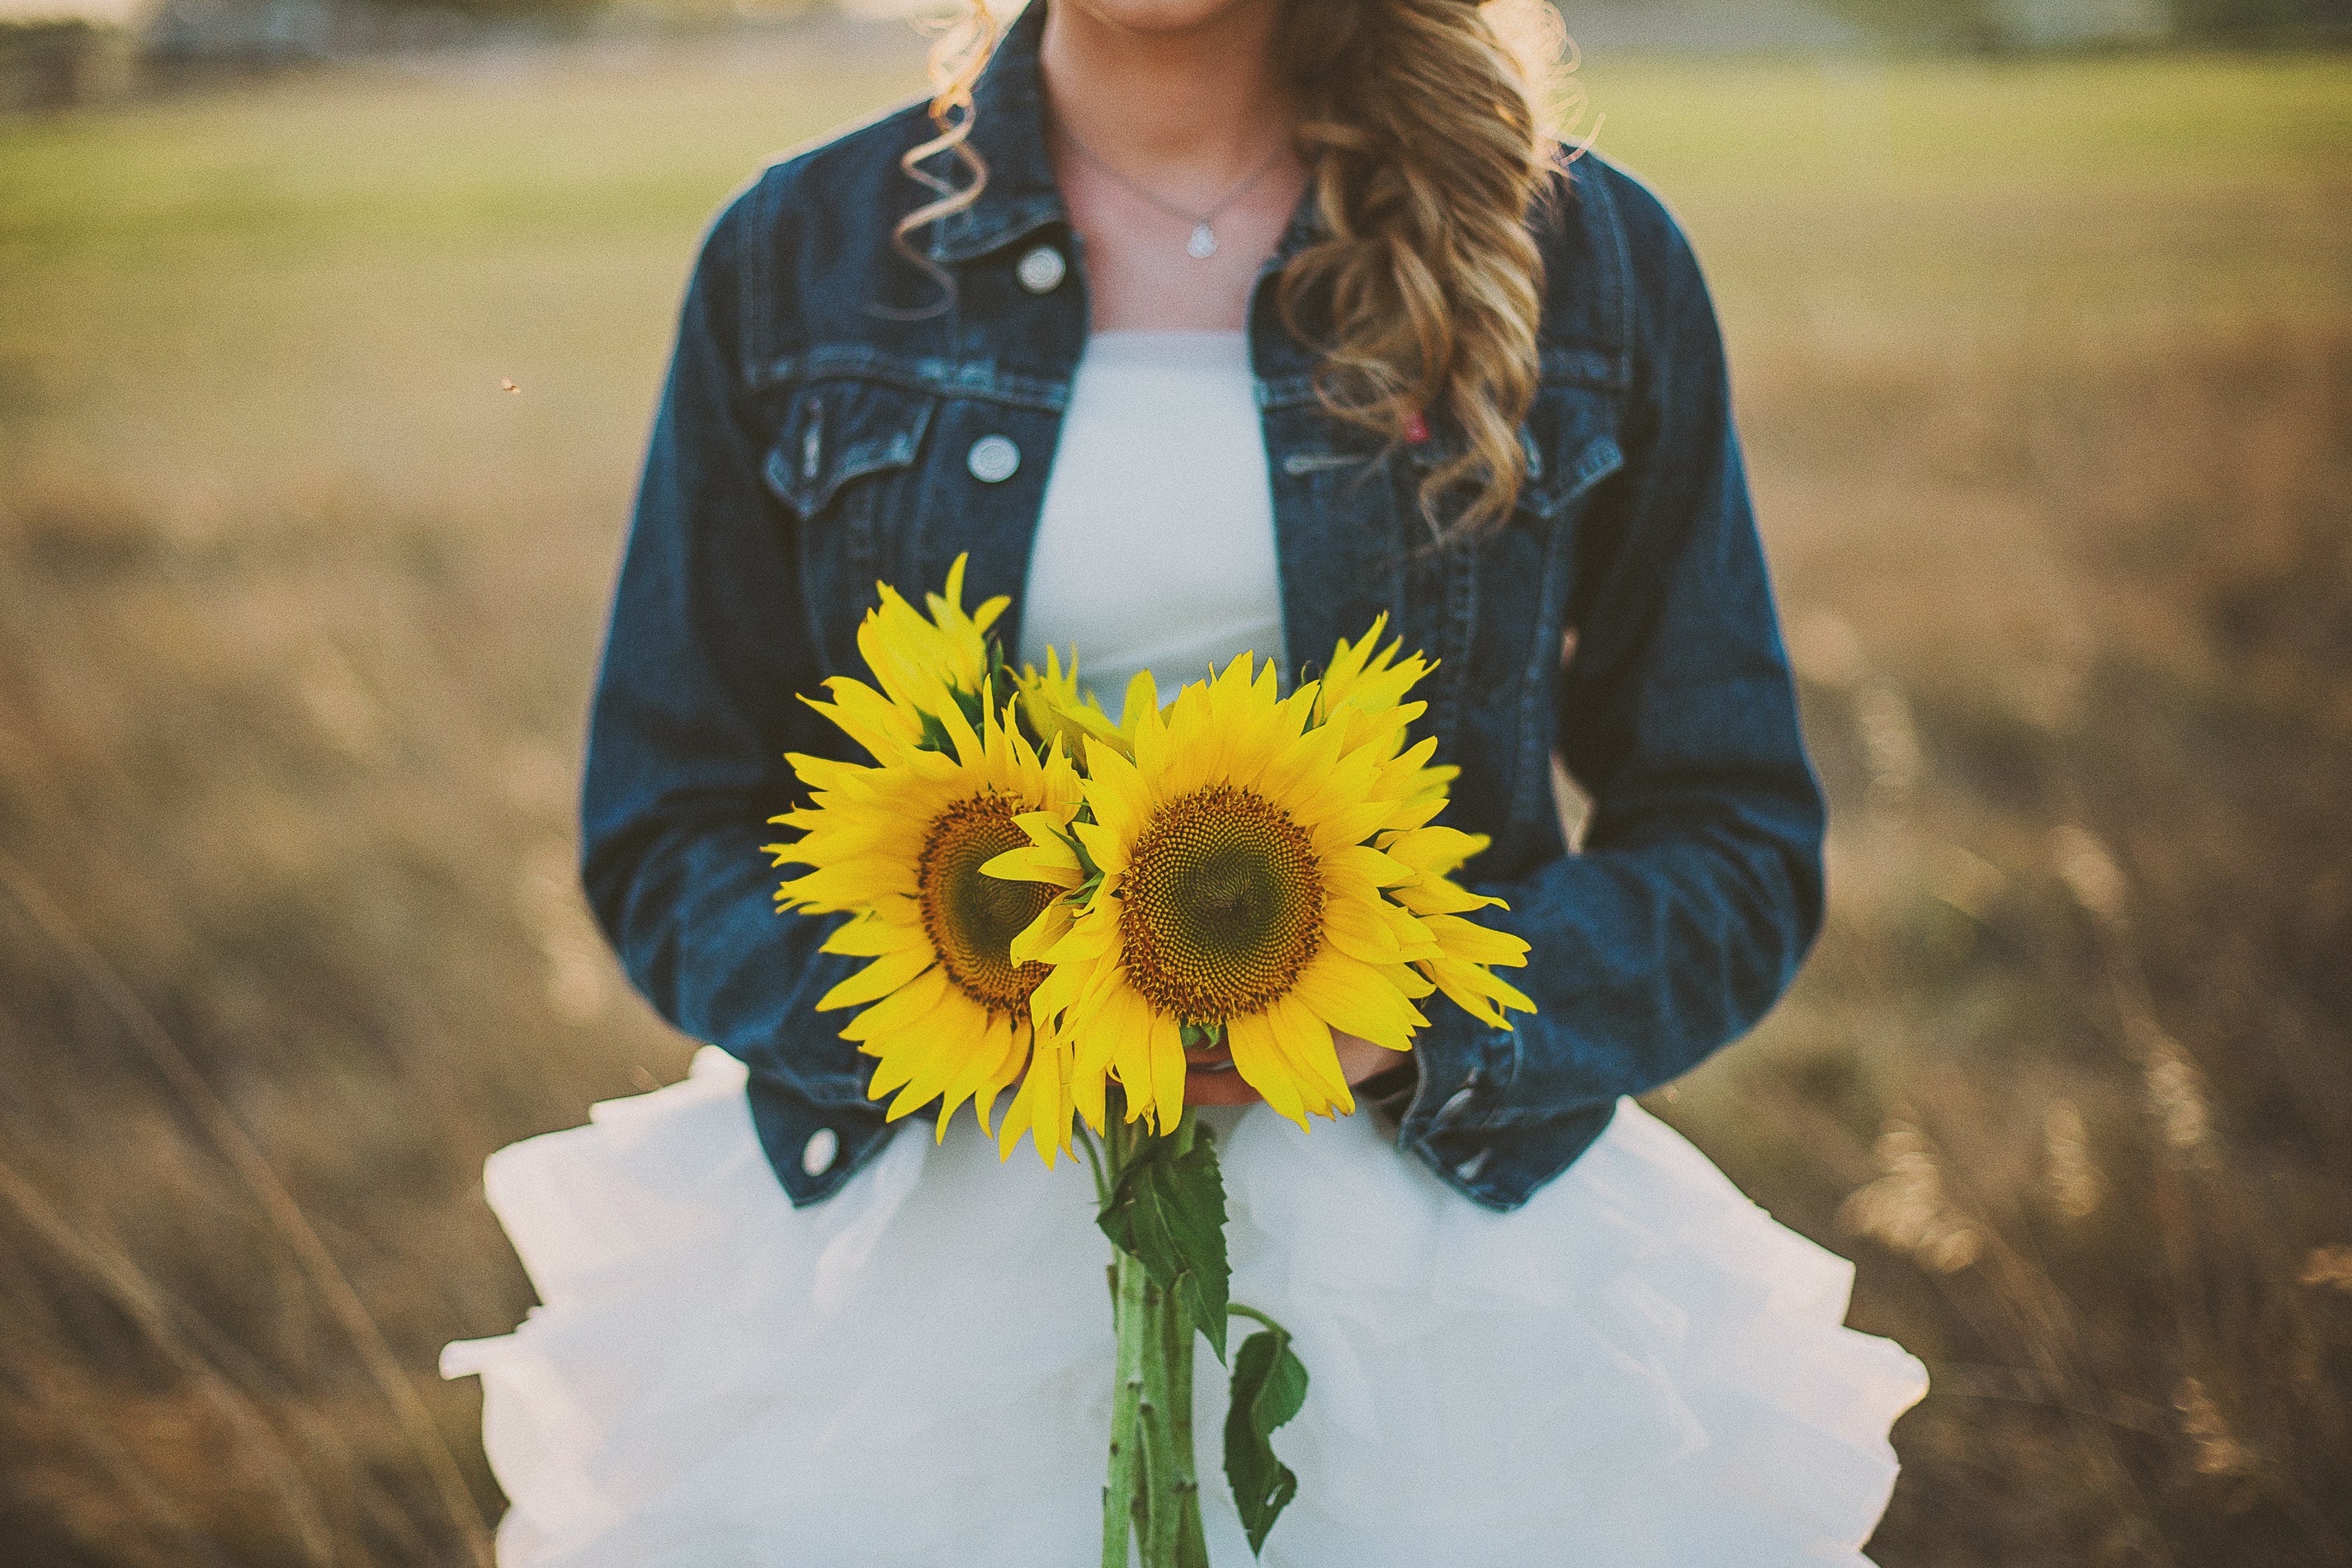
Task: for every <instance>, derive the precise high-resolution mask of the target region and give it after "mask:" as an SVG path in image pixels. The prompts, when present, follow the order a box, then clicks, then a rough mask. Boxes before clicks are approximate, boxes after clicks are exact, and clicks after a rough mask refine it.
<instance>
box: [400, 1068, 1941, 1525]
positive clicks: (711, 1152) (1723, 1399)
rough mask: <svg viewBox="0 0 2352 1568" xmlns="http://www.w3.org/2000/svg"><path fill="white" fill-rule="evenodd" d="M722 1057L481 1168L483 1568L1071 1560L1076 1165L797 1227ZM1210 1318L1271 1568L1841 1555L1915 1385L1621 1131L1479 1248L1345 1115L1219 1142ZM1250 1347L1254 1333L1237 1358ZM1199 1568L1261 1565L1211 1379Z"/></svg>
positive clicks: (1001, 1176)
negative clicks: (1235, 1367)
mask: <svg viewBox="0 0 2352 1568" xmlns="http://www.w3.org/2000/svg"><path fill="white" fill-rule="evenodd" d="M742 1085H743V1069H742V1068H741V1066H740V1064H739V1063H737V1062H735V1061H733V1060H732V1059H731V1058H728V1057H726V1056H724V1055H723V1054H722V1053H720V1052H719V1051H716V1050H710V1049H706V1050H704V1051H703V1052H702V1053H701V1054H700V1055H699V1056H698V1057H697V1058H696V1060H695V1064H694V1071H693V1075H692V1077H690V1078H689V1079H688V1080H687V1081H685V1082H683V1083H680V1084H677V1085H675V1086H673V1087H671V1088H668V1089H662V1090H659V1091H657V1092H656V1093H653V1094H648V1095H644V1096H640V1097H638V1098H636V1099H633V1100H615V1101H612V1102H610V1103H607V1104H604V1105H601V1106H598V1107H597V1108H596V1110H595V1113H594V1120H593V1121H592V1123H591V1124H590V1125H588V1126H586V1127H581V1128H575V1129H572V1130H571V1131H564V1132H557V1133H551V1134H549V1135H548V1136H545V1137H541V1138H534V1139H531V1140H530V1141H528V1142H522V1143H518V1144H516V1145H514V1146H513V1147H511V1148H509V1149H505V1150H502V1151H500V1152H499V1153H498V1154H496V1155H494V1156H493V1157H492V1158H491V1160H490V1163H489V1167H488V1193H489V1198H490V1203H491V1205H492V1207H493V1208H495V1209H496V1210H497V1212H498V1215H499V1218H500V1219H501V1220H502V1221H503V1222H504V1224H505V1226H506V1228H507V1232H508V1234H509V1236H510V1237H512V1238H513V1241H514V1244H515V1247H516V1250H517V1251H518V1252H519V1253H520V1255H521V1257H522V1260H523V1263H524V1266H525V1267H526V1268H528V1269H529V1270H530V1277H531V1279H532V1281H533V1283H534V1284H535V1285H536V1286H537V1287H538V1289H539V1293H540V1297H541V1300H543V1301H544V1302H545V1303H546V1304H545V1305H544V1306H542V1307H539V1308H536V1309H534V1310H532V1311H531V1313H530V1316H529V1317H528V1318H527V1319H526V1320H525V1321H524V1322H523V1323H522V1325H521V1326H520V1328H519V1329H518V1330H517V1331H515V1332H514V1333H512V1334H509V1335H508V1336H506V1337H504V1338H500V1339H493V1340H478V1341H472V1342H461V1343H458V1344H453V1345H451V1346H449V1347H448V1349H447V1350H446V1352H444V1354H443V1357H442V1370H443V1372H444V1373H445V1374H446V1375H448V1376H452V1377H455V1376H461V1375H465V1374H467V1373H480V1374H481V1377H482V1381H483V1385H484V1396H485V1406H484V1421H483V1426H484V1434H483V1435H484V1441H485V1443H486V1445H487V1447H488V1452H489V1457H490V1462H491V1465H492V1468H494V1469H495V1470H496V1471H497V1473H498V1477H499V1481H500V1483H501V1484H502V1485H503V1486H504V1487H505V1488H506V1490H507V1494H508V1496H509V1498H510V1499H511V1500H512V1503H513V1506H512V1508H511V1510H510V1511H509V1513H508V1515H507V1518H506V1520H505V1521H504V1523H503V1524H502V1525H501V1526H500V1527H499V1561H500V1563H502V1564H503V1565H504V1568H736V1565H739V1564H740V1565H743V1568H751V1565H752V1564H758V1565H760V1568H777V1565H794V1568H798V1565H806V1568H869V1565H870V1568H882V1565H885V1564H889V1565H908V1568H912V1565H922V1568H934V1565H939V1564H956V1565H958V1568H996V1565H1000V1564H1001V1565H1003V1568H1016V1565H1017V1568H1097V1563H1098V1555H1099V1544H1098V1542H1099V1522H1098V1521H1099V1509H1100V1489H1101V1484H1102V1471H1103V1458H1104V1447H1105V1444H1106V1442H1107V1439H1108V1429H1109V1384H1110V1374H1111V1358H1112V1341H1111V1331H1110V1303H1109V1300H1108V1292H1107V1290H1106V1288H1105V1283H1104V1265H1105V1264H1106V1263H1107V1262H1108V1257H1109V1248H1108V1243H1107V1242H1105V1241H1104V1239H1103V1237H1102V1236H1101V1234H1100V1232H1098V1231H1097V1229H1096V1228H1095V1226H1094V1223H1093V1206H1094V1194H1093V1190H1092V1185H1091V1183H1090V1181H1089V1179H1088V1177H1087V1173H1086V1170H1085V1168H1084V1165H1083V1163H1077V1164H1075V1165H1074V1164H1071V1163H1065V1164H1063V1165H1062V1166H1061V1168H1060V1169H1058V1170H1056V1171H1052V1172H1048V1171H1046V1170H1045V1169H1044V1168H1043V1167H1042V1165H1041V1164H1040V1163H1038V1161H1037V1160H1036V1158H1035V1157H1034V1154H1033V1153H1032V1152H1030V1151H1029V1149H1028V1148H1027V1146H1026V1145H1025V1144H1024V1146H1023V1147H1022V1148H1021V1149H1019V1150H1017V1151H1016V1152H1015V1153H1014V1156H1013V1159H1011V1160H1010V1161H1007V1162H1004V1163H1001V1164H1000V1163H999V1162H998V1160H997V1158H996V1153H995V1150H994V1148H993V1147H992V1145H991V1144H990V1143H989V1142H986V1141H985V1140H983V1139H982V1137H981V1135H980V1133H979V1131H978V1129H977V1128H976V1127H974V1126H973V1125H972V1124H971V1121H970V1118H969V1117H963V1118H959V1119H958V1121H956V1122H955V1123H954V1124H953V1126H952V1127H951V1129H950V1132H949V1134H948V1138H947V1141H946V1142H945V1143H944V1144H943V1145H940V1146H939V1147H936V1148H935V1147H933V1145H932V1142H931V1139H930V1137H929V1127H928V1125H919V1126H918V1127H915V1128H911V1129H909V1130H908V1132H907V1134H906V1135H903V1136H900V1137H898V1138H897V1139H895V1140H893V1141H892V1142H891V1143H890V1145H889V1147H888V1148H887V1150H886V1151H885V1152H884V1153H883V1154H882V1155H881V1156H880V1157H879V1158H878V1159H877V1161H876V1162H875V1163H873V1164H872V1165H871V1166H870V1167H869V1168H867V1169H866V1170H865V1171H863V1172H861V1173H859V1174H858V1175H857V1176H856V1178H855V1179H854V1180H853V1181H852V1182H851V1183H850V1184H848V1186H847V1187H845V1189H844V1190H843V1191H842V1192H841V1193H840V1194H838V1195H836V1196H835V1197H834V1198H832V1199H830V1200H828V1201H827V1202H825V1203H823V1204H820V1205H816V1206H814V1207H813V1208H809V1209H805V1210H798V1211H796V1210H794V1209H793V1207H792V1205H791V1204H790V1202H789V1201H788V1200H787V1199H786V1198H785V1196H784V1194H783V1193H782V1189H781V1188H780V1187H779V1186H778V1185H777V1183H776V1180H775V1177H774V1175H773V1173H772V1172H771V1171H770V1170H769V1168H768V1164H767V1162H766V1160H765V1158H764V1157H763V1155H762V1154H761V1150H760V1146H759V1142H758V1140H757V1138H756V1137H755V1136H754V1134H753V1132H752V1128H751V1113H750V1110H749V1108H748V1106H747V1105H746V1103H745V1101H744V1098H743V1092H742ZM1222 1154H1223V1165H1224V1172H1225V1183H1226V1188H1227V1193H1228V1198H1229V1205H1230V1208H1231V1211H1232V1221H1231V1223H1230V1225H1229V1226H1228V1227H1227V1235H1228V1237H1229V1240H1230V1244H1231V1247H1232V1249H1233V1256H1234V1300H1237V1301H1244V1302H1247V1303H1249V1304H1250V1305H1252V1306H1255V1307H1258V1308H1261V1309H1263V1310H1265V1311H1267V1312H1269V1313H1271V1314H1272V1315H1273V1316H1274V1317H1276V1319H1278V1320H1279V1321H1282V1322H1283V1323H1284V1324H1286V1326H1287V1327H1289V1328H1290V1329H1291V1330H1292V1331H1294V1333H1295V1334H1296V1335H1297V1342H1298V1351H1299V1354H1300V1356H1301V1358H1302V1359H1303V1360H1304V1361H1305V1363H1306V1364H1307V1371H1308V1373H1309V1376H1310V1378H1311V1380H1312V1386H1311V1388H1310V1391H1309V1393H1308V1395H1307V1407H1306V1409H1305V1411H1304V1412H1302V1413H1301V1415H1299V1417H1298V1418H1297V1420H1295V1421H1293V1422H1292V1423H1291V1424H1290V1425H1289V1426H1285V1427H1283V1428H1282V1429H1281V1430H1280V1431H1279V1432H1277V1433H1276V1436H1275V1447H1276V1450H1277V1451H1278V1452H1279V1453H1280V1454H1281V1455H1282V1457H1283V1458H1284V1460H1285V1462H1286V1463H1287V1464H1288V1465H1290V1467H1291V1468H1293V1469H1295V1470H1296V1471H1297V1473H1298V1478H1299V1495H1298V1500H1297V1501H1296V1502H1295V1503H1293V1504H1292V1505H1291V1507H1290V1509H1289V1510H1288V1511H1287V1512H1286V1513H1285V1514H1284V1516H1283V1518H1282V1520H1281V1522H1280V1523H1279V1524H1277V1525H1276V1528H1275V1531H1274V1533H1273V1535H1272V1536H1271V1537H1270V1538H1269V1540H1268V1542H1267V1543H1266V1550H1265V1558H1264V1561H1265V1563H1267V1564H1269V1565H1270V1568H1324V1565H1329V1568H1379V1565H1382V1564H1397V1565H1400V1568H1450V1565H1454V1564H1461V1565H1464V1568H1472V1565H1475V1568H1512V1565H1517V1564H1527V1565H1529V1568H1535V1565H1543V1568H1555V1565H1558V1564H1564V1563H1574V1564H1578V1565H1580V1568H1620V1565H1622V1568H1633V1565H1635V1564H1643V1565H1650V1564H1654V1565H1657V1568H1704V1565H1712V1564H1723V1565H1731V1564H1737V1565H1738V1568H1776V1565H1780V1564H1792V1565H1793V1564H1798V1563H1805V1564H1822V1563H1844V1564H1861V1563H1864V1562H1865V1561H1866V1559H1864V1557H1863V1555H1862V1552H1861V1544H1862V1542H1864V1540H1866V1539H1867V1537H1868V1535H1869V1533H1870V1531H1871V1530H1872V1529H1873V1527H1874V1525H1875V1524H1876V1522H1877V1520H1878V1517H1879V1514H1880V1512H1881V1511H1882V1510H1884V1508H1885V1504H1886V1500H1887V1495H1888V1492H1889V1490H1890V1489H1891V1488H1892V1486H1893V1484H1894V1479H1895V1455H1894V1452H1893V1450H1892V1448H1891V1447H1889V1446H1888V1443H1887V1438H1886V1434H1887V1428H1888V1426H1889V1425H1890V1424H1891V1423H1892V1422H1893V1421H1894V1419H1895V1416H1896V1415H1900V1414H1901V1413H1902V1412H1903V1411H1904V1410H1905V1409H1906V1408H1907V1407H1909V1406H1910V1405H1912V1404H1913V1403H1914V1402H1915V1401H1916V1400H1917V1399H1918V1398H1919V1396H1920V1395H1921V1394H1923V1393H1924V1392H1925V1391H1926V1387H1927V1377H1926V1374H1925V1373H1924V1372H1923V1370H1922V1369H1921V1367H1920V1365H1919V1363H1917V1362H1916V1360H1914V1359H1913V1358H1912V1357H1911V1356H1909V1355H1908V1354H1906V1353H1905V1352H1904V1351H1903V1350H1902V1349H1901V1348H1900V1347H1899V1346H1897V1345H1895V1343H1893V1342H1891V1341H1887V1340H1883V1339H1874V1338H1872V1337H1870V1336H1868V1335H1864V1334H1860V1333H1856V1332H1853V1331H1851V1330H1848V1329H1846V1328H1844V1327H1843V1326H1842V1320H1843V1317H1844V1313H1845V1307H1846V1297H1847V1292H1848V1289H1849V1288H1850V1286H1851V1283H1852V1279H1853V1267H1852V1265H1850V1264H1848V1263H1847V1262H1845V1261H1844V1260H1843V1259H1842V1258H1838V1257H1836V1256H1835V1255H1833V1254H1832V1253H1829V1252H1827V1251H1824V1250H1823V1249H1822V1248H1821V1247H1817V1246H1815V1245H1814V1244H1813V1243H1811V1242H1810V1241H1807V1240H1805V1239H1804V1238H1803V1237H1800V1236H1798V1235H1797V1234H1796V1233H1795V1232H1793V1231H1790V1230H1788V1229H1786V1228H1785V1227H1783V1226H1780V1225H1778V1224H1776V1223H1775V1222H1774V1221H1773V1220H1772V1219H1771V1217H1770V1216H1769V1215H1767V1214H1765V1213H1764V1211H1763V1210H1761V1209H1759V1208H1758V1207H1757V1206H1756V1205H1753V1204H1751V1203H1749V1202H1748V1199H1747V1198H1746V1197H1744V1196H1743V1195H1742V1194H1740V1193H1739V1191H1738V1189H1737V1188H1735V1187H1734V1186H1733V1185H1732V1184H1731V1183H1730V1182H1729V1181H1728V1180H1727V1178H1726V1177H1725V1176H1724V1175H1723V1174H1722V1173H1720V1172H1719V1171H1717V1169H1716V1168H1715V1167H1714V1165H1713V1164H1711V1163H1708V1161H1707V1159H1706V1156H1705V1155H1703V1154H1701V1153H1700V1152H1698V1151H1697V1150H1696V1149H1695V1148H1693V1147H1692V1146H1691V1145H1690V1144H1689V1143H1688V1142H1685V1141H1684V1140H1683V1139H1682V1138H1681V1137H1680V1136H1678V1135H1677V1134H1676V1133H1675V1132H1674V1131H1672V1130H1670V1129H1669V1128H1667V1127H1666V1126H1665V1125H1664V1123H1662V1122H1660V1121H1656V1120H1655V1119H1654V1118H1652V1117H1651V1116H1649V1115H1647V1114H1646V1113H1644V1112H1643V1110H1641V1109H1640V1108H1639V1107H1637V1106H1635V1105H1633V1103H1632V1102H1630V1101H1627V1102H1624V1103H1622V1104H1621V1105H1620V1106H1619V1107H1618V1110H1617V1114H1616V1117H1615V1118H1614V1120H1613V1121H1612V1122H1611V1123H1610V1126H1609V1130H1608V1131H1606V1132H1605V1133H1604V1134H1603V1135H1602V1136H1601V1139H1600V1140H1599V1141H1598V1142H1596V1143H1594V1144H1593V1146H1592V1147H1591V1149H1590V1150H1589V1151H1587V1152H1586V1153H1585V1154H1584V1156H1583V1157H1582V1158H1581V1159H1580V1160H1579V1161H1578V1162H1577V1163H1576V1164H1575V1165H1574V1166H1573V1167H1571V1168H1570V1170H1569V1172H1568V1173H1566V1174H1564V1175H1562V1176H1561V1177H1560V1178H1559V1180H1557V1181H1555V1182H1553V1183H1551V1184H1549V1185H1548V1186H1546V1187H1544V1188H1543V1189H1542V1190H1541V1191H1539V1192H1538V1193H1537V1194H1536V1195H1535V1197H1534V1198H1533V1200H1531V1201H1530V1202H1529V1203H1528V1205H1526V1206H1525V1207H1524V1208H1521V1209H1519V1210H1518V1211H1517V1212H1515V1213H1512V1214H1507V1215H1498V1214H1494V1213H1490V1212H1488V1211H1486V1210H1484V1209H1481V1208H1478V1207H1477V1206H1475V1205H1472V1204H1470V1203H1469V1202H1467V1201H1466V1200H1465V1199H1463V1198H1461V1197H1460V1196H1459V1195H1457V1194H1454V1193H1453V1192H1451V1191H1450V1190H1448V1189H1447V1188H1445V1187H1444V1185H1443V1184H1440V1183H1439V1182H1438V1181H1437V1180H1436V1179H1435V1178H1434V1177H1433V1176H1432V1175H1430V1174H1429V1173H1427V1172H1426V1171H1424V1170H1423V1169H1422V1168H1421V1167H1420V1166H1419V1165H1417V1164H1415V1163H1412V1162H1411V1161H1409V1160H1406V1159H1403V1158H1400V1157H1399V1156H1398V1154H1397V1152H1396V1151H1395V1150H1394V1149H1393V1147H1391V1145H1390V1144H1389V1143H1388V1142H1386V1141H1385V1140H1384V1139H1383V1137H1382V1136H1381V1131H1380V1129H1379V1128H1378V1127H1377V1126H1376V1125H1375V1124H1374V1123H1373V1122H1372V1121H1371V1120H1370V1118H1368V1117H1354V1118H1349V1119H1345V1120H1342V1121H1338V1122H1336V1123H1324V1122H1318V1123H1317V1124H1316V1126H1315V1130H1314V1131H1313V1132H1312V1133H1311V1134H1308V1133H1302V1132H1300V1131H1299V1130H1298V1129H1297V1128H1296V1127H1294V1126H1292V1125H1291V1124H1290V1123H1288V1122H1286V1121H1283V1120H1281V1119H1280V1118H1279V1117H1277V1116H1275V1115H1274V1114H1273V1113H1271V1112H1270V1111H1266V1110H1263V1109H1258V1110H1252V1111H1250V1112H1248V1113H1246V1114H1244V1115H1241V1116H1240V1117H1239V1118H1238V1121H1231V1120H1230V1119H1229V1120H1228V1127H1227V1135H1226V1136H1225V1137H1224V1139H1223V1143H1222ZM1237 1326H1245V1325H1237ZM1198 1369H1199V1373H1200V1376H1199V1387H1198V1392H1197V1394H1196V1396H1195V1405H1194V1408H1195V1418H1194V1419H1195V1426H1194V1429H1195V1432H1196V1434H1197V1436H1198V1440H1199V1448H1200V1453H1199V1464H1200V1474H1201V1476H1202V1500H1203V1513H1204V1515H1205V1516H1206V1522H1207V1527H1208V1531H1209V1543H1210V1551H1211V1554H1212V1557H1213V1560H1214V1561H1215V1562H1217V1563H1220V1564H1232V1565H1235V1568H1239V1565H1241V1564H1245V1563H1249V1562H1250V1556H1249V1548H1248V1544H1247V1542H1245V1541H1244V1538H1243V1535H1242V1533H1241V1528H1240V1525H1239V1523H1238V1521H1236V1520H1235V1518H1234V1513H1233V1508H1232V1503H1231V1500H1230V1499H1229V1498H1228V1497H1227V1495H1226V1494H1225V1490H1224V1487H1223V1469H1222V1465H1221V1459H1220V1445H1221V1441H1222V1438H1221V1434H1222V1430H1223V1416H1224V1405H1225V1399H1224V1385H1223V1373H1222V1369H1220V1368H1219V1367H1218V1366H1217V1364H1216V1363H1215V1361H1214V1359H1213V1357H1211V1356H1210V1355H1209V1354H1208V1352H1207V1351H1206V1350H1205V1348H1204V1349H1202V1351H1201V1352H1199V1356H1198Z"/></svg>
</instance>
